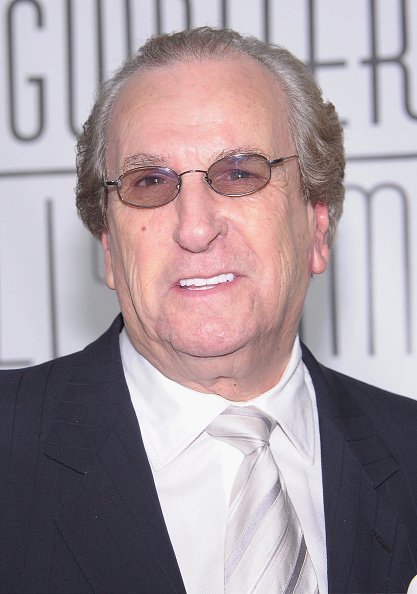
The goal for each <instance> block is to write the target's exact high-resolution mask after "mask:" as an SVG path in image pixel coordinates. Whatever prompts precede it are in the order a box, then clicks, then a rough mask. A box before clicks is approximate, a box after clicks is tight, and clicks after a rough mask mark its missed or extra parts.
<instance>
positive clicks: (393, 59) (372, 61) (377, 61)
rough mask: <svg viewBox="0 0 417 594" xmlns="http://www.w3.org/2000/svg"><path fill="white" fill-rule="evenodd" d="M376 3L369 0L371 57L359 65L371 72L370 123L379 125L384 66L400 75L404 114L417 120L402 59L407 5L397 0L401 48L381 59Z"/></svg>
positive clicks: (405, 51)
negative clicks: (381, 76) (366, 67)
mask: <svg viewBox="0 0 417 594" xmlns="http://www.w3.org/2000/svg"><path fill="white" fill-rule="evenodd" d="M377 2H378V0H369V11H370V18H369V21H370V26H371V31H370V38H371V57H370V58H366V59H364V60H361V64H364V65H365V66H369V67H370V70H371V98H372V105H371V112H372V116H371V117H372V123H373V124H379V123H380V121H381V114H380V102H379V95H380V92H379V81H380V78H379V74H380V67H381V66H382V65H384V64H391V65H396V66H398V68H399V69H400V72H401V74H402V83H403V84H402V90H403V100H404V108H405V112H406V114H407V115H408V117H410V118H411V119H414V120H415V119H417V113H416V112H415V111H413V109H412V107H411V100H410V80H409V79H410V73H409V71H408V68H407V65H406V64H405V62H404V58H405V56H406V53H407V49H408V31H407V4H406V0H399V3H398V4H397V6H398V7H399V31H400V36H401V48H400V50H399V52H398V53H397V54H396V55H394V56H385V57H382V56H381V55H380V53H379V39H378V32H377V13H376V8H377Z"/></svg>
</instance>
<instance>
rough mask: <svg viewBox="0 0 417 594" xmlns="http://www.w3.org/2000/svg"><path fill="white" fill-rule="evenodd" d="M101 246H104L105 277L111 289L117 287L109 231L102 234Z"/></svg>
mask: <svg viewBox="0 0 417 594" xmlns="http://www.w3.org/2000/svg"><path fill="white" fill-rule="evenodd" d="M101 247H102V248H103V256H104V278H105V280H106V285H107V286H108V287H109V289H115V288H116V285H115V282H114V275H113V264H112V257H111V246H110V234H109V231H108V230H107V231H103V234H102V236H101Z"/></svg>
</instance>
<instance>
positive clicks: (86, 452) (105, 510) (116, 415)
mask: <svg viewBox="0 0 417 594" xmlns="http://www.w3.org/2000/svg"><path fill="white" fill-rule="evenodd" d="M121 325H122V322H121V320H120V318H119V319H118V320H117V321H116V322H115V324H113V326H112V328H111V329H110V330H109V331H108V332H107V333H106V334H105V335H104V336H103V337H102V338H101V339H99V340H98V341H96V343H93V345H91V346H90V347H87V349H86V350H85V351H83V352H82V353H80V354H79V356H78V360H77V364H76V365H75V366H74V368H73V370H72V375H71V378H70V380H69V382H68V385H67V389H66V391H65V393H64V395H63V398H62V400H61V402H60V404H59V406H58V409H57V413H56V416H55V418H54V420H53V422H52V424H51V427H50V430H49V434H48V437H47V440H46V443H45V447H44V453H45V454H46V455H47V456H48V457H49V458H52V459H53V460H55V461H56V462H57V463H59V464H60V465H61V468H62V474H63V480H64V481H66V482H67V485H68V496H67V497H66V498H65V501H64V503H63V505H62V508H61V510H60V512H59V513H58V514H57V516H56V524H57V526H58V529H59V530H60V532H61V534H62V536H63V538H64V540H65V541H66V544H67V546H68V547H69V548H70V550H71V552H72V554H73V555H74V557H75V558H76V559H77V561H78V563H79V565H80V567H81V568H82V570H83V572H84V574H85V575H86V577H87V579H88V581H89V583H90V584H91V586H92V588H93V590H94V591H99V592H108V591H111V592H117V591H123V592H151V591H155V592H158V593H161V594H162V593H164V592H166V593H167V594H168V593H173V592H185V590H184V586H183V583H182V578H181V575H180V572H179V568H178V565H177V562H176V559H175V555H174V552H173V550H172V546H171V543H170V540H169V537H168V533H167V529H166V526H165V523H164V520H163V516H162V511H161V508H160V505H159V501H158V497H157V494H156V489H155V485H154V482H153V477H152V473H151V469H150V467H149V463H148V460H147V457H146V453H145V450H144V447H143V443H142V439H141V435H140V429H139V426H138V423H137V419H136V415H135V412H134V409H133V406H132V403H131V401H130V396H129V393H128V389H127V386H126V383H125V380H124V374H123V369H122V364H121V359H120V352H119V348H118V336H119V332H120V329H121Z"/></svg>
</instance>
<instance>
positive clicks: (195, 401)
mask: <svg viewBox="0 0 417 594" xmlns="http://www.w3.org/2000/svg"><path fill="white" fill-rule="evenodd" d="M120 350H121V355H122V362H123V369H124V373H125V377H126V381H127V385H128V387H129V391H130V395H131V398H132V403H133V406H134V409H135V412H136V415H137V417H138V419H139V423H140V429H141V433H142V438H143V442H144V446H145V449H146V453H147V455H148V458H149V462H150V464H151V467H152V468H153V470H155V471H158V470H160V469H162V468H163V467H164V466H166V465H167V464H169V463H170V462H171V461H172V460H173V459H174V458H176V457H177V456H178V455H179V454H180V453H181V452H182V451H184V450H185V449H186V448H187V447H188V446H189V445H190V444H191V443H192V442H193V441H194V440H195V439H196V438H197V437H198V436H199V435H201V433H202V432H203V431H204V430H205V428H206V427H207V426H208V425H209V424H210V423H211V421H212V420H213V419H214V418H215V417H217V416H218V415H219V414H220V413H221V412H223V410H225V409H226V408H227V407H228V406H230V404H231V402H230V401H229V400H226V399H225V398H223V397H221V396H218V395H216V394H205V393H203V392H197V391H196V390H192V389H190V388H186V387H185V386H182V385H181V384H178V383H176V382H174V381H173V380H170V379H169V378H167V377H166V376H164V375H163V374H162V373H160V372H159V371H158V370H157V369H156V368H155V367H153V365H151V364H150V363H149V361H147V360H146V359H145V358H144V357H143V356H142V355H140V354H139V353H138V352H137V351H136V350H135V348H134V347H133V345H132V343H131V342H130V340H129V337H128V335H127V332H126V330H123V331H122V332H121V334H120ZM305 373H308V372H306V369H305V367H304V364H303V362H302V359H301V348H300V344H299V341H298V338H297V339H296V341H295V343H294V347H293V350H292V354H291V358H290V360H289V363H288V365H287V367H286V369H285V372H284V374H283V375H282V377H281V379H280V381H279V382H278V384H277V385H276V386H274V387H273V388H272V389H271V390H269V391H268V392H265V393H264V394H262V395H260V396H258V397H256V398H254V399H252V400H251V401H249V402H246V403H240V404H238V405H239V406H245V405H246V406H247V405H253V406H257V407H258V408H260V409H261V410H263V411H264V412H266V413H267V414H269V415H270V416H272V417H273V418H275V419H276V421H277V422H278V424H279V425H280V426H281V428H282V430H283V431H284V433H285V434H286V436H287V437H288V439H289V440H290V441H291V442H292V444H293V445H294V446H295V447H296V448H297V450H298V451H299V452H300V454H301V455H302V456H303V457H304V458H306V459H307V460H308V461H309V462H310V463H311V464H312V463H313V462H314V421H313V412H312V402H311V397H310V394H309V391H308V389H307V386H306V382H305Z"/></svg>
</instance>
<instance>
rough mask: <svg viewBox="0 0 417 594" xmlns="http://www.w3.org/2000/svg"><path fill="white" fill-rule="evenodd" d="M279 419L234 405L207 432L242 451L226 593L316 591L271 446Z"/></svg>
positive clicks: (228, 549)
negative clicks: (272, 434)
mask: <svg viewBox="0 0 417 594" xmlns="http://www.w3.org/2000/svg"><path fill="white" fill-rule="evenodd" d="M275 426H276V421H275V420H273V419H272V418H271V417H269V416H268V415H266V414H265V413H263V412H261V411H260V410H259V409H257V408H255V407H254V406H247V407H239V406H230V407H229V408H227V409H226V410H225V411H224V412H223V413H222V414H221V415H219V416H218V417H216V418H215V419H214V421H213V422H212V423H211V424H210V425H209V426H208V427H207V430H206V431H207V433H209V434H210V435H212V436H213V437H216V438H218V439H221V440H223V441H226V442H227V443H229V444H231V445H232V446H234V447H236V448H238V449H239V450H241V452H243V454H244V456H245V457H244V459H243V461H242V463H241V465H240V467H239V469H238V472H237V475H236V478H235V481H234V483H233V487H232V493H231V497H230V504H229V517H228V522H227V531H226V544H225V566H224V583H225V593H226V594H249V593H255V592H256V593H257V594H314V593H318V587H317V578H316V575H315V573H314V569H313V566H312V563H311V560H310V556H309V554H308V551H307V548H306V545H305V541H304V535H303V532H302V529H301V526H300V522H299V521H298V518H297V514H296V512H295V510H294V507H293V505H292V503H291V500H290V498H289V497H288V494H287V491H286V489H285V484H284V481H283V478H282V476H281V473H280V472H279V469H278V467H277V465H276V463H275V460H274V458H273V456H272V453H271V450H270V448H269V438H270V435H271V432H272V430H273V429H274V427H275Z"/></svg>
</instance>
